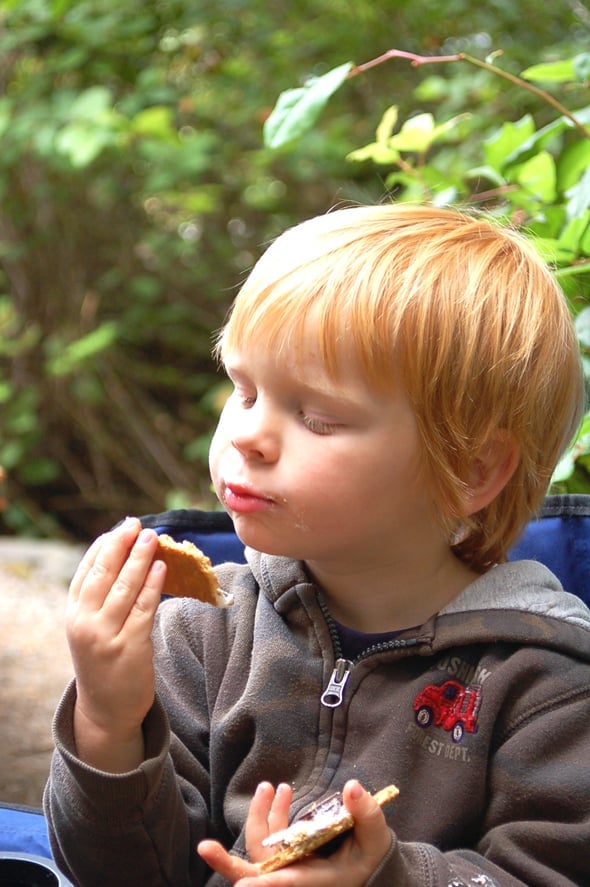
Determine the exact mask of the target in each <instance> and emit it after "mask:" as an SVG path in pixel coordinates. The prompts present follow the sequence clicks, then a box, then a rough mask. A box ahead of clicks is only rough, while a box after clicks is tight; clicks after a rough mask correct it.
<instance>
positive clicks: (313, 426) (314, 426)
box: [240, 394, 338, 434]
mask: <svg viewBox="0 0 590 887" xmlns="http://www.w3.org/2000/svg"><path fill="white" fill-rule="evenodd" d="M240 403H241V404H242V406H243V407H252V406H254V404H255V403H256V396H255V395H254V396H246V395H245V394H241V395H240ZM299 415H300V418H301V421H302V423H303V425H304V426H305V427H306V428H307V429H308V431H311V432H312V434H332V432H333V431H335V430H336V428H337V427H338V426H337V425H336V424H334V423H331V422H322V421H321V420H320V419H314V418H313V417H312V416H308V415H306V414H305V413H304V412H300V414H299Z"/></svg>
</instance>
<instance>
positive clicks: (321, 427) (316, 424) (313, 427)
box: [301, 413, 338, 434]
mask: <svg viewBox="0 0 590 887" xmlns="http://www.w3.org/2000/svg"><path fill="white" fill-rule="evenodd" d="M301 421H302V422H303V424H304V425H305V427H306V428H307V429H308V431H311V432H312V433H313V434H332V432H333V431H335V430H336V428H337V427H338V426H337V425H335V424H333V423H330V422H321V421H320V420H319V419H313V418H312V417H311V416H306V415H305V413H301Z"/></svg>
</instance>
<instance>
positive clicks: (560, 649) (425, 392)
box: [45, 205, 590, 887]
mask: <svg viewBox="0 0 590 887" xmlns="http://www.w3.org/2000/svg"><path fill="white" fill-rule="evenodd" d="M218 354H219V357H220V358H221V360H222V362H223V365H224V367H225V369H226V370H227V373H228V375H229V377H230V379H231V380H232V382H233V385H234V391H233V393H232V395H231V396H230V398H229V400H228V402H227V405H226V407H225V409H224V411H223V414H222V417H221V419H220V422H219V427H218V429H217V432H216V434H215V437H214V440H213V444H212V448H211V472H212V477H213V482H214V485H215V489H216V491H217V495H218V496H219V499H220V501H221V503H222V504H223V505H224V507H225V508H226V509H227V510H228V511H229V513H230V514H231V516H232V517H233V519H234V522H235V527H236V530H237V532H238V535H239V536H240V538H241V539H242V541H243V542H244V543H245V544H246V546H248V548H247V560H248V563H247V565H236V564H225V565H223V566H221V567H219V568H218V576H219V579H220V581H221V584H222V587H223V588H225V589H227V590H229V591H231V592H233V594H234V596H235V605H234V606H233V607H232V608H230V609H228V610H218V609H214V608H212V607H208V606H207V605H203V604H200V603H198V602H195V601H192V600H191V601H189V600H182V601H178V600H174V601H167V602H166V603H165V604H163V605H162V606H160V607H158V604H159V600H160V592H161V589H162V586H163V581H164V574H165V568H164V566H163V565H162V564H161V563H160V562H158V561H157V560H156V561H155V562H154V555H155V547H156V541H157V540H156V535H155V533H154V531H153V530H147V529H144V530H141V527H140V522H139V520H137V519H128V520H127V521H125V522H124V523H123V524H122V525H121V526H120V527H118V528H116V529H115V530H113V531H112V532H110V533H107V534H106V535H105V536H103V537H101V538H100V539H98V540H97V541H96V542H95V543H94V544H93V545H92V546H91V548H90V549H89V551H88V553H87V554H86V556H85V557H84V559H83V561H82V563H81V565H80V567H79V569H78V571H77V572H76V575H75V576H74V579H73V581H72V585H71V590H70V599H69V605H68V607H69V610H68V638H69V643H70V646H71V649H72V655H73V661H74V667H75V673H76V681H75V683H74V684H73V685H72V686H71V687H70V688H69V689H68V690H67V692H66V694H65V696H64V699H63V700H62V702H61V704H60V707H59V709H58V712H57V715H56V722H55V736H56V746H57V747H56V752H55V755H54V760H53V765H52V773H51V779H50V782H49V785H48V789H47V793H46V799H45V809H46V814H47V817H48V822H49V827H50V832H51V838H52V846H53V849H54V852H55V856H56V858H57V860H58V861H59V863H60V865H61V866H62V867H63V869H64V871H66V872H67V873H68V874H69V875H70V877H71V878H72V879H73V880H74V882H75V883H76V884H79V885H83V887H90V885H100V887H111V885H113V887H114V885H125V887H128V885H137V887H152V885H154V887H155V885H174V887H185V885H187V887H188V885H207V887H213V885H221V884H227V883H231V884H235V883H237V884H239V887H263V885H264V887H336V885H337V887H361V885H369V887H516V885H521V887H522V885H527V887H565V885H569V887H573V885H581V884H587V883H590V854H588V846H589V842H590V800H589V799H590V766H589V762H590V613H589V612H588V610H587V609H586V607H584V605H583V604H582V603H581V602H580V601H579V600H578V599H577V598H575V597H573V596H570V595H568V594H566V593H565V592H564V591H563V590H562V589H561V587H560V585H559V583H558V581H557V580H556V579H555V577H554V576H553V575H552V574H551V573H550V572H549V571H548V570H546V569H545V568H544V567H543V566H541V565H540V564H537V563H533V562H525V561H523V562H516V563H506V562H505V561H506V554H507V551H508V550H509V549H510V547H511V546H512V544H513V543H514V541H515V540H516V539H517V537H518V535H519V533H520V532H521V530H522V528H523V527H524V525H525V523H526V522H527V521H528V520H529V519H530V518H531V516H532V515H533V513H534V512H535V510H536V509H537V508H538V507H539V505H540V504H541V502H542V499H543V497H544V494H545V492H546V489H547V485H548V483H549V480H550V477H551V474H552V470H553V468H554V466H555V464H556V461H557V459H558V457H559V455H560V453H561V452H562V451H563V449H564V447H565V446H566V445H567V443H568V442H569V440H570V439H571V437H572V435H573V434H574V432H575V430H576V427H577V425H578V422H579V418H580V414H581V409H582V399H583V385H582V376H581V370H580V361H579V355H578V346H577V342H576V338H575V335H574V332H573V329H572V324H571V321H570V318H569V315H568V310H567V306H566V304H565V301H564V299H563V297H562V295H561V294H560V292H559V290H558V288H557V286H556V284H555V282H554V279H553V277H552V275H551V274H550V273H549V271H548V270H547V269H546V268H545V267H544V265H543V263H542V262H541V261H540V260H539V258H538V257H537V256H536V254H535V253H534V251H533V250H532V249H531V248H530V247H529V246H528V245H527V244H526V243H525V242H524V241H523V240H522V239H521V238H520V237H519V236H517V235H516V234H515V233H513V232H512V231H510V230H507V229H505V228H502V227H500V226H499V225H497V224H495V223H492V222H490V221H486V220H485V219H483V218H482V217H478V216H471V215H467V214H462V213H459V212H455V211H450V210H443V209H433V208H428V207H414V206H409V205H405V206H378V207H359V208H353V209H345V210H339V211H336V212H332V213H329V214H327V215H325V216H322V217H320V218H317V219H314V220H311V221H309V222H306V223H304V224H302V225H300V226H298V227H296V228H294V229H293V230H291V231H289V232H287V233H286V234H284V235H283V236H282V237H279V238H278V240H277V241H276V242H275V243H274V245H273V246H271V247H270V249H269V250H268V251H267V252H266V253H265V255H264V256H263V258H262V259H261V260H260V262H259V263H258V264H257V265H256V267H255V268H254V270H253V272H252V274H251V275H250V277H249V278H248V280H247V281H246V283H245V285H244V287H243V288H242V290H241V292H240V294H239V295H238V298H237V300H236V302H235V305H234V308H233V312H232V314H231V316H230V319H229V322H228V324H227V325H226V327H225V329H224V330H223V332H222V334H221V337H220V340H219V345H218ZM328 688H330V689H328ZM390 783H395V784H396V785H397V786H398V787H399V790H400V794H399V798H398V799H397V800H396V801H394V802H393V803H392V804H390V805H388V806H387V807H386V808H384V809H383V811H381V809H380V808H379V807H378V806H377V804H376V803H375V801H374V800H373V799H372V798H371V796H370V794H369V792H374V791H375V790H378V789H380V788H382V787H384V786H385V785H388V784H390ZM335 790H343V794H344V802H345V804H346V806H347V808H348V809H349V811H350V812H351V813H352V815H353V817H354V819H355V827H354V830H353V831H352V833H351V834H350V836H348V837H347V838H346V840H344V842H343V843H342V844H341V845H340V846H339V847H338V848H337V849H335V850H333V852H332V853H331V855H329V856H328V857H327V858H326V857H321V856H316V857H314V858H311V859H308V860H307V861H305V862H300V863H296V864H294V865H293V866H290V867H288V868H285V869H283V870H281V871H278V872H275V873H272V874H264V875H261V874H260V873H259V870H258V869H257V867H256V863H258V862H260V861H261V860H263V859H264V858H265V855H268V853H269V851H268V850H265V848H263V847H262V845H261V842H262V840H263V838H264V837H266V836H267V835H268V834H269V833H270V832H273V831H275V830H276V829H278V828H282V827H284V826H285V825H286V823H287V821H288V820H292V819H294V818H297V817H298V816H300V815H301V814H302V813H304V812H305V811H306V810H307V809H309V807H310V806H311V805H312V803H313V802H315V801H318V800H321V799H322V798H324V797H325V796H327V795H329V794H331V793H332V792H334V791H335ZM197 848H198V850H197Z"/></svg>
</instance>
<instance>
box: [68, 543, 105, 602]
mask: <svg viewBox="0 0 590 887" xmlns="http://www.w3.org/2000/svg"><path fill="white" fill-rule="evenodd" d="M104 541H105V537H104V536H99V537H98V538H97V539H95V540H94V542H93V543H92V545H91V546H90V547H89V548H88V549H87V550H86V552H85V553H84V555H83V557H82V559H81V560H80V563H79V564H78V566H77V567H76V570H75V572H74V575H73V576H72V580H71V582H70V588H69V601H70V602H71V603H75V602H76V601H77V600H78V597H79V596H80V588H81V587H82V583H83V582H84V579H85V578H86V576H87V574H88V572H89V571H90V569H91V568H92V567H93V566H94V561H95V560H96V557H97V555H98V552H99V551H100V549H101V546H102V545H103V544H104Z"/></svg>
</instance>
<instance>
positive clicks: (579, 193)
mask: <svg viewBox="0 0 590 887" xmlns="http://www.w3.org/2000/svg"><path fill="white" fill-rule="evenodd" d="M565 196H566V197H568V198H569V200H568V204H567V215H568V218H569V219H579V218H581V217H582V216H583V215H584V213H585V212H586V210H587V209H588V208H590V166H588V167H587V168H586V170H585V171H584V174H583V175H582V178H581V179H580V181H579V182H577V184H575V185H573V186H572V187H571V188H568V190H567V191H566V194H565Z"/></svg>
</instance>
